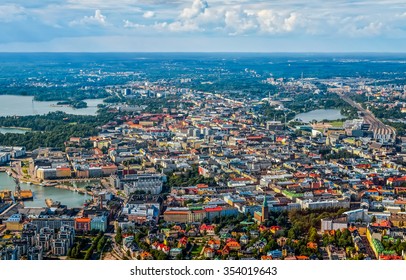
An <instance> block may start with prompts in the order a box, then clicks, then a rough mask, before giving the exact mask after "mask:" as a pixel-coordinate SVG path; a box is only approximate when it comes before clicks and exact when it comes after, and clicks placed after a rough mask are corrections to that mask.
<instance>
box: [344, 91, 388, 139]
mask: <svg viewBox="0 0 406 280" xmlns="http://www.w3.org/2000/svg"><path fill="white" fill-rule="evenodd" d="M338 96H340V98H341V99H342V100H344V101H345V102H347V103H348V104H350V105H351V106H352V107H354V108H355V109H357V110H358V111H360V112H362V113H363V115H364V116H363V118H364V121H365V123H368V124H370V125H371V126H370V128H369V130H370V131H372V132H373V133H374V138H380V137H382V136H386V137H388V138H390V139H394V138H395V137H396V129H394V128H393V127H391V126H389V125H386V124H384V123H382V122H381V121H380V120H379V119H377V118H376V117H375V116H374V114H372V112H371V111H369V110H366V109H364V108H363V107H362V106H361V105H360V104H359V103H357V102H354V101H353V100H352V99H351V98H349V97H348V96H346V95H344V94H338Z"/></svg>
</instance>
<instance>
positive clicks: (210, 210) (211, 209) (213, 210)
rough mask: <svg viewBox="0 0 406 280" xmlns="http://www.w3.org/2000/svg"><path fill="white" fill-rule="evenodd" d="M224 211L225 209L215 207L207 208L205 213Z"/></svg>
mask: <svg viewBox="0 0 406 280" xmlns="http://www.w3.org/2000/svg"><path fill="white" fill-rule="evenodd" d="M221 210H223V208H221V207H220V206H217V207H214V208H206V209H204V211H206V212H219V211H221Z"/></svg>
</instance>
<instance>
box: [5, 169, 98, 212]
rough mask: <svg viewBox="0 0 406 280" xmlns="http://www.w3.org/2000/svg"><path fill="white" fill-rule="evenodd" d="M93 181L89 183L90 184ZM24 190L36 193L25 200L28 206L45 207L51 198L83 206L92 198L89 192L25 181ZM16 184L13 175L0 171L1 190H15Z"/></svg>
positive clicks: (69, 205)
mask: <svg viewBox="0 0 406 280" xmlns="http://www.w3.org/2000/svg"><path fill="white" fill-rule="evenodd" d="M89 184H91V183H87V185H89ZM20 186H21V189H23V190H29V189H30V190H32V192H33V194H34V199H33V200H26V201H24V205H25V206H27V207H45V206H46V205H45V199H46V198H50V199H52V200H53V201H60V202H61V204H64V205H67V206H68V207H70V208H72V207H82V206H83V203H84V202H85V201H86V200H88V199H91V196H89V195H87V194H84V195H83V194H79V193H77V192H72V191H68V190H62V189H57V188H54V187H42V186H38V185H28V184H25V183H21V184H20ZM14 187H15V184H14V180H13V178H12V177H11V176H8V175H7V173H5V172H0V190H14Z"/></svg>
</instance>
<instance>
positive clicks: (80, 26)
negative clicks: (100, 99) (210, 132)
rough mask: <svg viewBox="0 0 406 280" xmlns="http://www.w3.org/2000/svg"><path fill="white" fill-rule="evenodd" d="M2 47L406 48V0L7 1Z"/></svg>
mask: <svg viewBox="0 0 406 280" xmlns="http://www.w3.org/2000/svg"><path fill="white" fill-rule="evenodd" d="M0 26H1V28H0V51H85V52H89V51H90V52H92V51H106V52H109V51H129V52H131V51H134V52H139V51H141V52H142V51H168V52H174V51H184V52H190V51H196V52H205V51H208V52H212V51H221V52H222V51H242V52H352V51H368V52H405V51H406V48H405V46H406V1H405V0H359V1H358V0H279V1H274V0H267V1H262V0H250V1H249V0H224V1H220V0H14V1H8V0H1V1H0Z"/></svg>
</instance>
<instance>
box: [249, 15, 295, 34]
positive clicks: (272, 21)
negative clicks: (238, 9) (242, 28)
mask: <svg viewBox="0 0 406 280" xmlns="http://www.w3.org/2000/svg"><path fill="white" fill-rule="evenodd" d="M297 19H298V14H297V13H294V12H293V13H290V14H288V15H283V14H280V13H277V12H275V11H273V10H261V11H258V12H257V20H258V23H259V26H260V31H262V32H265V33H281V32H292V31H293V30H294V28H295V26H296V23H297Z"/></svg>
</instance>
